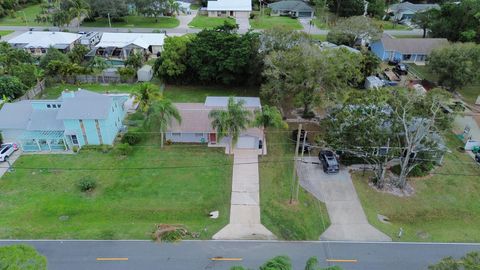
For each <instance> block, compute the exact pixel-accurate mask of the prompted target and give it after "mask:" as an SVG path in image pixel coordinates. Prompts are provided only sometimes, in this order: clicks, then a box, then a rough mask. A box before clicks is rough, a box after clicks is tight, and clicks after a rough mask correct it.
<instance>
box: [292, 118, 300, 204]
mask: <svg viewBox="0 0 480 270" xmlns="http://www.w3.org/2000/svg"><path fill="white" fill-rule="evenodd" d="M301 133H302V124H299V125H298V133H297V143H296V145H295V156H294V159H293V171H292V187H291V190H290V204H292V203H293V193H294V192H295V181H296V179H297V158H298V147H299V145H300V134H301Z"/></svg>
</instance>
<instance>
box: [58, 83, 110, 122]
mask: <svg viewBox="0 0 480 270" xmlns="http://www.w3.org/2000/svg"><path fill="white" fill-rule="evenodd" d="M62 101H63V105H62V107H61V108H60V110H58V114H57V119H62V120H63V119H106V118H107V117H108V113H109V110H110V107H111V104H112V97H109V96H106V95H102V94H98V93H94V92H91V91H87V90H78V91H76V92H75V95H74V97H64V98H63V99H62Z"/></svg>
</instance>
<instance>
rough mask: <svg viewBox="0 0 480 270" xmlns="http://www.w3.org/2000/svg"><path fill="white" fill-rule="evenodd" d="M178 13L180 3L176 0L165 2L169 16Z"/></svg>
mask: <svg viewBox="0 0 480 270" xmlns="http://www.w3.org/2000/svg"><path fill="white" fill-rule="evenodd" d="M175 13H176V14H177V15H178V14H180V4H179V3H178V2H177V1H176V0H168V2H167V14H169V15H170V16H173V15H175Z"/></svg>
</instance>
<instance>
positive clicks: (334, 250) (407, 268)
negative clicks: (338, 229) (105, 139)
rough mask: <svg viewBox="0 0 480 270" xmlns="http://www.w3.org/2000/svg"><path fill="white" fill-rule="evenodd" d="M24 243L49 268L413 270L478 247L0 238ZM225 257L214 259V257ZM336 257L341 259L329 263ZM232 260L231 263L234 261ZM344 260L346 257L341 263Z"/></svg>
mask: <svg viewBox="0 0 480 270" xmlns="http://www.w3.org/2000/svg"><path fill="white" fill-rule="evenodd" d="M18 243H26V244H30V245H33V246H35V247H36V248H37V249H38V251H39V252H40V253H42V254H44V255H45V256H47V259H48V269H51V270H64V269H68V270H84V269H88V270H97V269H102V270H127V269H129V270H130V269H135V270H143V269H145V270H146V269H148V270H152V269H167V270H194V269H229V268H230V267H231V266H234V265H243V266H245V267H249V268H252V269H258V266H260V265H261V264H262V263H263V262H265V261H266V260H268V259H269V258H272V257H274V256H277V255H288V256H290V258H292V261H293V266H294V269H295V270H297V269H298V270H300V269H304V264H305V261H306V260H307V259H308V258H309V257H310V256H317V258H318V259H319V261H320V263H321V265H322V266H327V265H329V264H330V265H339V266H341V267H342V268H343V269H362V270H365V269H368V270H387V269H388V270H416V269H427V266H428V265H429V264H431V263H434V262H436V261H438V260H440V259H441V258H443V257H445V256H454V257H460V256H462V255H464V254H465V253H467V252H468V251H472V250H477V251H480V244H433V243H381V242H379V243H362V242H358V243H354V242H280V241H183V242H180V243H176V244H165V243H154V242H151V241H54V240H51V241H49V240H47V241H0V246H2V245H11V244H18ZM215 257H217V258H223V259H229V260H223V261H221V260H212V258H215ZM327 259H328V260H332V259H333V260H340V261H341V262H339V261H337V262H332V263H330V262H327ZM232 260H234V261H232ZM344 260H345V261H344Z"/></svg>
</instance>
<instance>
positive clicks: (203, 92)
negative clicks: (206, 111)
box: [40, 84, 258, 102]
mask: <svg viewBox="0 0 480 270" xmlns="http://www.w3.org/2000/svg"><path fill="white" fill-rule="evenodd" d="M79 87H80V88H83V89H87V90H90V91H94V92H99V93H105V92H107V91H108V92H109V93H132V92H134V91H135V90H136V89H137V87H138V85H137V84H105V85H102V84H81V85H73V84H57V85H55V86H51V87H47V89H45V91H44V94H43V95H42V96H41V97H40V98H42V99H56V98H58V97H59V96H60V94H61V93H62V91H63V90H65V89H69V90H76V89H78V88H79ZM164 95H165V96H166V97H167V98H169V99H171V100H172V101H173V102H204V101H205V98H206V97H207V96H258V89H253V88H246V87H225V86H185V85H167V86H166V87H165V91H164Z"/></svg>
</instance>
